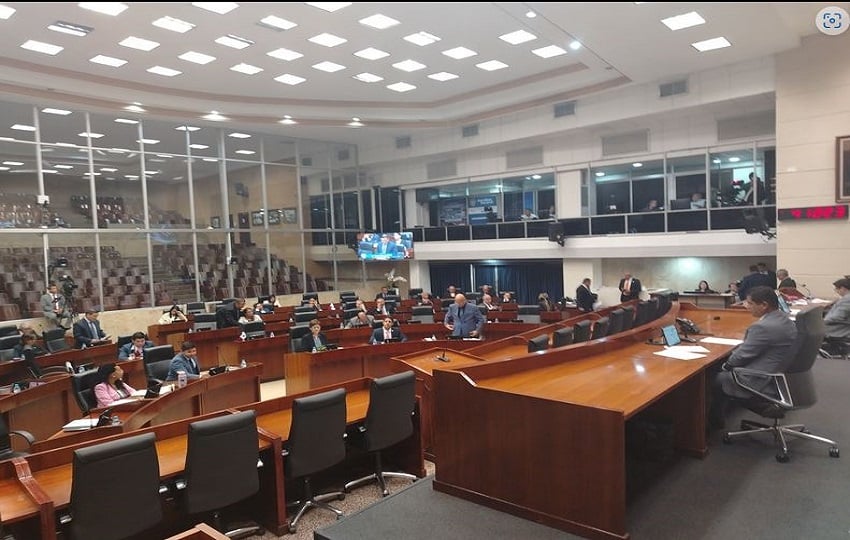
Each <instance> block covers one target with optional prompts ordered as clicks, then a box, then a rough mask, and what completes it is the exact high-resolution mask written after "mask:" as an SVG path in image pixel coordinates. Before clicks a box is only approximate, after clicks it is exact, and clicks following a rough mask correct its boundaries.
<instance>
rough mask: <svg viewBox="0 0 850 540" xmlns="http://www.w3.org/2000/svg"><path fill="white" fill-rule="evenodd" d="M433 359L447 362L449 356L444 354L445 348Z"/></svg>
mask: <svg viewBox="0 0 850 540" xmlns="http://www.w3.org/2000/svg"><path fill="white" fill-rule="evenodd" d="M434 360H439V361H440V362H449V361H450V359H449V357H448V356H446V350H445V349H443V351H442V352H441V353H440V354H439V355H438V356H437V357H436V358H434Z"/></svg>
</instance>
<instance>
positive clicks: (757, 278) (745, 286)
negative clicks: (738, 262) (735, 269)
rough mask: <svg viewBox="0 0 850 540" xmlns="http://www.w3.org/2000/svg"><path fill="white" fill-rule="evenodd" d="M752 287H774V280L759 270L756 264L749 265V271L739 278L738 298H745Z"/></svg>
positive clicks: (742, 299)
mask: <svg viewBox="0 0 850 540" xmlns="http://www.w3.org/2000/svg"><path fill="white" fill-rule="evenodd" d="M753 287H770V288H771V289H773V288H775V287H776V280H775V279H774V280H771V279H770V276H769V275H768V274H762V273H761V272H759V268H758V265H755V264H752V265H750V273H749V274H747V275H746V276H744V277H742V278H741V284H740V285H738V298H739V299H740V300H741V301H742V302H743V301H744V300H746V299H747V294H749V292H750V289H752V288H753Z"/></svg>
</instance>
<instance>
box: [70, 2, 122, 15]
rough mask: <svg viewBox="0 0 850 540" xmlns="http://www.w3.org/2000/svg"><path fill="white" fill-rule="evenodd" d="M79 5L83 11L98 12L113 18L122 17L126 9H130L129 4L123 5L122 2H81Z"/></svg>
mask: <svg viewBox="0 0 850 540" xmlns="http://www.w3.org/2000/svg"><path fill="white" fill-rule="evenodd" d="M77 5H78V6H80V7H81V8H83V9H88V10H91V11H97V12H98V13H103V14H104V15H112V16H113V17H114V16H116V15H120V14H121V13H123V12H124V10H125V9H127V8H128V7H130V6H128V5H127V4H122V3H121V2H80V3H79V4H77Z"/></svg>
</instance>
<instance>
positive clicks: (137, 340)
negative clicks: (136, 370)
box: [118, 332, 155, 360]
mask: <svg viewBox="0 0 850 540" xmlns="http://www.w3.org/2000/svg"><path fill="white" fill-rule="evenodd" d="M154 345H155V343H154V342H153V341H148V338H147V336H145V333H144V332H136V333H135V334H133V337H132V339H131V340H130V343H125V344H124V345H121V348H120V349H119V350H118V359H119V360H137V359H139V360H140V359H142V358H144V356H145V349H150V348H151V347H153V346H154Z"/></svg>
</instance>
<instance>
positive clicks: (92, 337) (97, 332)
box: [74, 309, 110, 349]
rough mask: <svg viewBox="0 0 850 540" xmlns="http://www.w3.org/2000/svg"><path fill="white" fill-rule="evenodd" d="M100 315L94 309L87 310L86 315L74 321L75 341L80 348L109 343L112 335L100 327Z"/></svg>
mask: <svg viewBox="0 0 850 540" xmlns="http://www.w3.org/2000/svg"><path fill="white" fill-rule="evenodd" d="M99 315H100V313H98V312H97V311H94V310H92V309H89V310H86V315H85V317H83V318H82V319H80V320H79V321H77V322H75V323H74V342H75V343H76V346H77V348H78V349H82V348H83V347H84V346H85V347H91V346H92V345H101V344H103V343H108V342H109V339H110V337H109V336H107V335H106V332H104V331H103V330H102V329H101V328H100V322H99V321H98V320H97V317H98V316H99Z"/></svg>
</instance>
